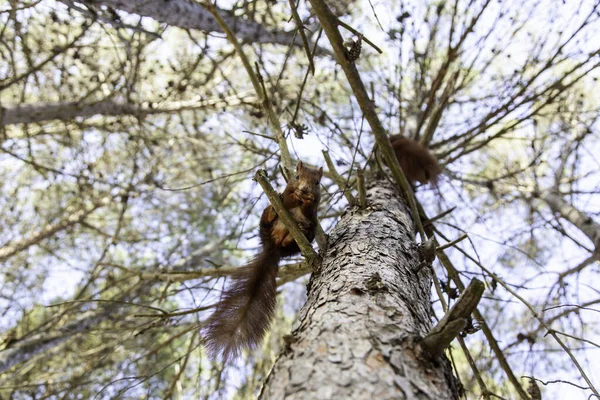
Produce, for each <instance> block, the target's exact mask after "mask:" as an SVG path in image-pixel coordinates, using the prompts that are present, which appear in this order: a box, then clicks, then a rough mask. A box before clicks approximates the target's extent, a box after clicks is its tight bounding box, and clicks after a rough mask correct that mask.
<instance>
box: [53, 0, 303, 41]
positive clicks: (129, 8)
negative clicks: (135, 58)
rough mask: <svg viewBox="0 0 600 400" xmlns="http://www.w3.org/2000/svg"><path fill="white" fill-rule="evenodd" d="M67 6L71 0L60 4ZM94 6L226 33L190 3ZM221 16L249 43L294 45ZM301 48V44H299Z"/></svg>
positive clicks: (111, 1)
mask: <svg viewBox="0 0 600 400" xmlns="http://www.w3.org/2000/svg"><path fill="white" fill-rule="evenodd" d="M60 1H61V2H63V3H65V4H66V5H67V6H71V5H72V3H73V2H72V1H70V0H60ZM92 4H93V5H94V6H108V7H113V8H115V9H117V10H122V11H126V12H128V13H131V14H137V15H140V16H143V17H150V18H152V19H154V20H156V21H158V22H164V23H166V24H168V25H171V26H177V27H180V28H184V29H197V30H200V31H204V32H223V31H222V29H221V28H220V27H219V24H217V22H216V21H215V19H214V17H213V16H212V15H211V14H210V12H209V11H208V10H207V9H206V8H205V7H204V6H202V5H201V4H200V2H194V1H190V0H169V1H165V0H96V1H94V2H93V3H92ZM220 14H221V15H222V16H223V19H224V20H225V22H226V23H227V25H228V26H229V27H230V28H231V29H232V30H233V31H234V32H235V33H236V35H237V37H238V38H239V39H241V40H243V41H245V42H253V43H278V44H283V45H290V44H291V43H293V42H294V41H293V38H294V34H293V33H292V32H273V31H270V30H268V29H267V28H265V27H264V26H262V25H260V24H257V23H256V22H254V21H248V20H244V19H242V18H238V17H235V16H233V15H231V13H229V12H227V11H225V10H221V11H220ZM297 42H298V43H297V44H301V42H300V40H299V39H298V40H297Z"/></svg>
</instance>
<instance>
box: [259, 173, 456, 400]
mask: <svg viewBox="0 0 600 400" xmlns="http://www.w3.org/2000/svg"><path fill="white" fill-rule="evenodd" d="M367 196H368V201H369V207H368V208H367V209H365V210H359V209H358V208H354V209H352V210H351V211H350V212H348V213H347V214H346V215H345V216H344V217H343V218H342V220H341V221H340V223H339V224H338V225H337V227H336V228H335V229H334V230H333V232H332V233H331V236H330V239H329V247H328V249H327V252H326V254H325V256H324V258H323V261H322V264H321V265H320V267H319V269H318V270H317V271H315V273H313V276H312V278H311V282H310V284H309V292H308V300H307V302H306V304H305V306H304V307H303V309H302V310H301V312H300V315H299V319H298V321H297V322H296V325H295V329H294V330H293V332H292V334H291V337H290V339H289V341H288V345H287V347H286V349H285V350H284V351H283V353H282V355H281V356H280V357H279V359H278V360H277V362H276V363H275V366H274V367H273V370H272V372H271V374H270V376H269V377H268V378H267V382H266V383H265V386H264V388H263V392H262V394H261V398H262V399H282V398H286V399H308V398H311V399H456V398H458V395H457V389H456V384H455V380H454V377H453V376H452V371H451V367H450V365H449V362H448V360H447V359H446V358H445V356H442V357H438V358H437V359H436V360H435V361H426V360H420V359H418V357H417V356H416V355H415V352H414V351H413V350H412V348H413V347H412V346H413V345H414V343H415V342H416V341H417V340H418V339H419V337H423V336H425V335H426V334H427V333H428V331H429V330H430V329H431V323H430V318H431V314H430V310H431V306H430V295H431V276H430V273H429V271H428V268H422V269H421V270H420V272H419V273H415V270H416V269H417V267H418V265H419V258H418V249H417V246H416V244H415V240H414V236H413V229H414V228H413V224H412V220H411V218H410V215H409V214H408V209H407V207H406V206H405V204H404V203H403V202H402V201H401V200H400V199H399V195H398V192H397V191H396V190H395V189H394V188H390V187H388V185H387V183H382V182H381V181H379V182H378V183H377V185H376V186H373V187H372V188H371V189H369V190H368V193H367Z"/></svg>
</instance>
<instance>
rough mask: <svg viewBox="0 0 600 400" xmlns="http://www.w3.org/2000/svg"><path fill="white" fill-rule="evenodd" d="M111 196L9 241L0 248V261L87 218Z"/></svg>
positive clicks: (106, 202)
mask: <svg viewBox="0 0 600 400" xmlns="http://www.w3.org/2000/svg"><path fill="white" fill-rule="evenodd" d="M110 200H111V198H110V197H105V198H103V199H101V200H99V201H96V202H94V203H92V204H89V205H87V206H86V207H85V208H84V209H83V210H79V211H76V212H74V213H73V214H71V215H69V216H68V217H66V218H65V219H63V220H62V221H59V222H57V223H55V224H53V225H47V226H46V227H45V228H44V229H42V230H41V231H38V232H35V233H34V234H32V235H31V236H29V237H27V238H22V239H18V240H16V241H13V242H9V243H7V244H6V245H4V246H3V247H1V248H0V262H4V261H6V260H7V259H8V258H10V257H12V256H14V255H15V254H17V253H19V252H21V251H23V250H25V249H27V248H28V247H30V246H32V245H35V244H37V243H39V242H41V241H42V240H44V239H46V238H48V237H50V236H52V235H54V234H55V233H57V232H59V231H62V230H65V229H67V228H69V227H70V226H73V225H75V224H78V223H79V222H81V221H83V220H84V219H85V218H87V216H88V215H90V214H91V213H93V212H94V211H96V210H97V209H98V208H100V207H104V206H106V205H108V204H109V203H110Z"/></svg>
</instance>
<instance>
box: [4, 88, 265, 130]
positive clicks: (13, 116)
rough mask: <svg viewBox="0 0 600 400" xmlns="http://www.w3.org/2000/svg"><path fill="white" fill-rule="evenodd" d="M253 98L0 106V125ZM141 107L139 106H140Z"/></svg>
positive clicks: (194, 107) (192, 107) (134, 113)
mask: <svg viewBox="0 0 600 400" xmlns="http://www.w3.org/2000/svg"><path fill="white" fill-rule="evenodd" d="M255 101H256V97H254V96H248V95H243V96H231V97H227V98H213V99H207V100H203V99H202V98H201V97H197V98H196V99H193V100H189V101H178V102H170V103H166V104H161V105H159V106H156V107H155V106H152V105H150V106H148V105H140V104H134V103H128V102H121V101H116V100H114V99H107V100H102V101H99V102H89V103H83V102H78V101H71V102H62V103H35V104H10V105H4V106H0V126H7V125H14V124H31V123H36V122H43V121H50V120H62V121H67V120H70V119H74V118H86V117H91V116H94V115H104V116H121V115H131V116H134V117H143V116H145V115H151V114H163V113H164V114H174V113H178V112H181V111H186V110H197V109H202V108H208V107H214V108H221V107H225V106H237V105H240V104H243V103H246V102H247V103H250V102H255ZM142 104H143V103H142Z"/></svg>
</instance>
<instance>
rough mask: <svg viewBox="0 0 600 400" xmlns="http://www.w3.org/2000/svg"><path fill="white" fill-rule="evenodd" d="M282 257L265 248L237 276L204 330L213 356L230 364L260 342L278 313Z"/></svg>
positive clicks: (205, 341) (206, 341)
mask: <svg viewBox="0 0 600 400" xmlns="http://www.w3.org/2000/svg"><path fill="white" fill-rule="evenodd" d="M280 258H281V257H280V255H279V252H278V251H276V250H271V251H267V250H265V249H263V250H262V251H261V252H260V253H259V254H258V255H256V256H255V257H254V259H252V261H250V263H249V264H248V265H246V266H245V267H242V268H240V269H239V271H238V272H236V274H234V276H233V279H234V280H233V282H232V283H231V284H230V286H229V287H228V288H227V290H226V291H225V292H224V293H223V295H222V297H221V301H220V303H219V304H218V305H217V308H216V310H215V312H214V313H213V314H212V315H211V316H210V317H209V318H208V320H207V321H206V325H205V327H204V328H203V333H204V344H205V345H206V348H207V349H208V352H209V353H210V354H211V355H212V356H213V357H216V356H217V355H218V354H222V355H223V361H227V360H229V359H232V358H236V357H237V356H238V355H239V353H240V351H241V350H243V349H252V348H254V347H256V346H257V345H258V343H260V341H261V339H262V338H263V336H264V335H265V333H266V332H267V330H268V329H269V325H270V324H271V320H272V319H273V316H274V314H275V300H276V296H277V286H276V283H275V278H276V277H277V268H278V264H279V259H280Z"/></svg>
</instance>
